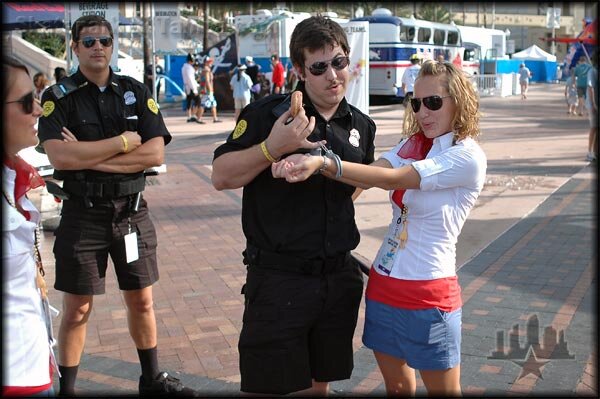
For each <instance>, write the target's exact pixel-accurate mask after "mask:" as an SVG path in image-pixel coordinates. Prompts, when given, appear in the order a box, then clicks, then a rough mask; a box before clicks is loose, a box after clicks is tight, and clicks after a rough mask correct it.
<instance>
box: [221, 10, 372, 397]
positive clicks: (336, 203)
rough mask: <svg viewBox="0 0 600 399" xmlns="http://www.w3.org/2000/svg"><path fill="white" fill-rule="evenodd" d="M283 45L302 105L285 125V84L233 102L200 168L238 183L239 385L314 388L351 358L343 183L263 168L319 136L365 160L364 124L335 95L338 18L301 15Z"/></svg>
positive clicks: (352, 321)
mask: <svg viewBox="0 0 600 399" xmlns="http://www.w3.org/2000/svg"><path fill="white" fill-rule="evenodd" d="M289 46H290V56H291V59H292V63H293V64H294V67H295V69H296V73H297V74H298V77H299V79H300V82H298V86H297V89H296V91H301V92H302V94H303V103H304V107H301V109H300V111H299V113H298V114H297V115H296V116H295V117H294V118H293V119H292V120H291V121H290V122H289V123H287V124H286V122H287V121H288V120H289V119H290V110H289V108H290V96H289V95H282V94H277V95H271V96H267V97H265V98H263V99H261V100H259V101H256V102H253V103H252V104H250V105H248V106H247V107H246V108H244V109H243V110H242V112H241V114H240V116H239V118H238V122H237V124H236V127H235V129H234V130H233V132H232V134H231V135H230V136H229V137H228V138H227V141H226V142H225V143H224V144H222V145H221V146H219V147H218V148H217V149H216V150H215V155H214V160H213V171H212V177H211V178H212V183H213V186H214V187H215V188H216V189H217V190H226V189H227V190H229V189H237V188H240V187H244V191H243V201H242V226H243V230H244V234H245V236H246V250H245V251H244V253H243V255H244V263H245V264H246V265H247V270H248V272H247V277H246V283H245V285H244V287H243V288H242V292H243V293H244V300H245V304H244V315H243V327H242V331H241V333H240V338H239V344H238V350H239V355H240V373H241V388H240V389H241V391H242V392H245V393H253V394H263V395H273V394H277V395H285V394H288V393H291V392H297V395H300V396H301V395H306V396H317V397H319V396H320V397H325V396H327V395H328V392H329V382H330V381H336V380H343V379H347V378H350V376H351V373H352V369H353V367H354V363H353V349H352V340H353V336H354V330H355V328H356V323H357V319H358V309H359V306H360V301H361V297H362V291H363V277H362V272H361V271H360V269H359V265H358V263H357V261H356V260H354V258H353V257H352V256H350V251H351V250H353V249H354V248H356V246H357V245H358V242H359V240H360V234H359V233H358V229H357V227H356V222H355V220H354V205H353V202H352V199H353V198H352V196H353V194H354V193H355V189H354V187H351V186H349V185H347V184H342V183H339V182H334V181H331V180H328V179H325V178H323V177H322V176H314V178H312V179H310V180H309V181H308V182H306V183H305V184H300V185H291V184H288V183H286V182H285V181H283V180H281V179H274V178H273V172H272V164H273V163H274V162H276V160H277V159H278V158H279V157H282V156H285V155H286V154H291V153H296V152H301V153H306V152H308V151H311V150H313V151H319V148H320V144H322V142H323V140H327V146H328V148H329V149H333V150H334V151H335V152H337V153H339V154H343V157H344V158H345V159H347V160H352V161H355V162H363V163H371V162H372V161H373V154H374V151H375V146H374V144H373V141H374V139H375V124H374V123H373V121H372V120H371V119H370V118H369V117H368V116H367V115H365V114H363V113H362V112H361V111H360V110H359V109H358V108H356V107H354V106H352V105H350V104H349V103H348V102H347V101H346V98H345V95H346V90H347V87H348V84H349V81H350V71H349V64H350V59H349V57H348V56H349V54H350V46H349V44H348V39H347V37H346V32H345V31H344V29H343V28H342V27H341V26H340V25H339V24H338V23H336V22H334V21H332V20H331V19H328V18H325V17H323V16H320V15H318V16H314V17H310V18H307V19H305V20H303V21H301V22H300V23H299V24H298V25H297V26H296V28H295V29H294V31H293V32H292V35H291V40H290V45H289ZM308 138H309V139H310V140H311V141H308V140H307V139H308Z"/></svg>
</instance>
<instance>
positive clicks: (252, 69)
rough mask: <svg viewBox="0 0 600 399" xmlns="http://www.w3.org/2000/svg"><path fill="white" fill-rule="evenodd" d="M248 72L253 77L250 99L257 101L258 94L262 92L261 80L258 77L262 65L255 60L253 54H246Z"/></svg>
mask: <svg viewBox="0 0 600 399" xmlns="http://www.w3.org/2000/svg"><path fill="white" fill-rule="evenodd" d="M245 61H246V67H247V68H248V69H246V73H247V74H248V76H250V79H252V89H251V93H252V96H251V99H250V101H255V100H257V99H258V94H260V80H259V78H258V74H259V73H260V65H258V64H257V63H256V62H254V58H253V57H252V56H251V55H247V56H246V59H245Z"/></svg>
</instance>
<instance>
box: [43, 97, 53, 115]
mask: <svg viewBox="0 0 600 399" xmlns="http://www.w3.org/2000/svg"><path fill="white" fill-rule="evenodd" d="M42 108H43V109H44V111H43V112H42V115H44V116H48V115H50V114H51V113H52V112H54V101H50V100H48V101H46V102H45V103H44V105H43V106H42Z"/></svg>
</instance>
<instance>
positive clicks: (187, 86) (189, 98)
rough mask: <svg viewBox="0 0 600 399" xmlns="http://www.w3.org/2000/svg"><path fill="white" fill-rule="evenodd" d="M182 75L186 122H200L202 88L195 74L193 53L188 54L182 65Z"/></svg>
mask: <svg viewBox="0 0 600 399" xmlns="http://www.w3.org/2000/svg"><path fill="white" fill-rule="evenodd" d="M181 76H182V77H183V90H184V91H185V95H186V110H187V120H186V122H198V123H200V118H199V115H200V92H199V89H200V88H199V86H198V82H197V81H196V76H195V70H194V57H192V55H191V54H188V55H187V58H186V61H185V64H183V66H182V67H181Z"/></svg>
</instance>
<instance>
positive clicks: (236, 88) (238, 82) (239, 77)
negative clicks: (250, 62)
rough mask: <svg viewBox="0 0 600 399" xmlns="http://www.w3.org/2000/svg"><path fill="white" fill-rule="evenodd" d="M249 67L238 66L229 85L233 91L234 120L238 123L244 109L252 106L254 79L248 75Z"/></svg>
mask: <svg viewBox="0 0 600 399" xmlns="http://www.w3.org/2000/svg"><path fill="white" fill-rule="evenodd" d="M247 69H248V67H246V65H243V64H242V65H238V66H237V71H236V72H235V74H234V75H233V76H232V77H231V80H230V81H229V85H230V86H231V90H233V102H234V109H235V111H234V115H233V119H235V120H236V121H237V118H238V116H240V112H241V110H242V109H244V107H245V106H246V105H248V104H250V89H251V88H252V79H250V76H248V75H247V74H246V70H247Z"/></svg>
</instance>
